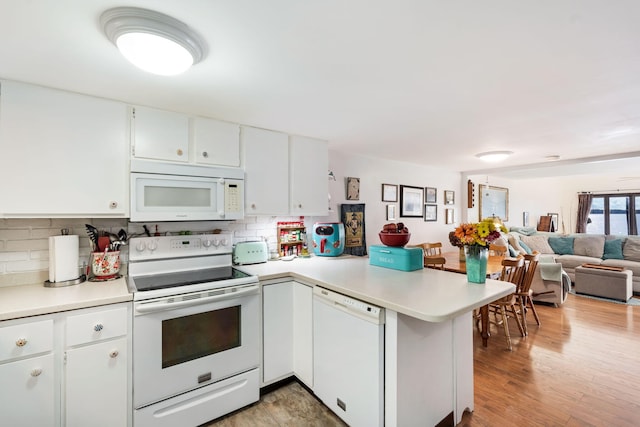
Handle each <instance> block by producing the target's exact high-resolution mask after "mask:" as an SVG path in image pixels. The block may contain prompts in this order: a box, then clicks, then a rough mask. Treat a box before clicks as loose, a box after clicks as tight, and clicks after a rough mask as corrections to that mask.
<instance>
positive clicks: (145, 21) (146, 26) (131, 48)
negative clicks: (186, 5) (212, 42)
mask: <svg viewBox="0 0 640 427" xmlns="http://www.w3.org/2000/svg"><path fill="white" fill-rule="evenodd" d="M100 23H101V24H102V27H103V28H104V32H105V34H106V35H107V37H108V38H109V40H111V41H112V42H113V44H115V45H116V46H117V47H118V49H119V50H120V53H122V55H123V56H124V57H125V58H127V59H128V60H129V61H130V62H131V63H133V64H134V65H135V66H136V67H138V68H141V69H143V70H144V71H147V72H150V73H153V74H159V75H162V76H172V75H176V74H180V73H183V72H185V71H187V70H188V69H189V67H191V66H192V65H193V64H196V63H198V62H199V61H201V60H202V59H203V58H204V56H205V43H204V41H202V40H201V39H200V37H199V36H198V35H197V34H196V33H195V32H194V31H193V30H192V29H191V28H189V26H187V25H186V24H184V23H183V22H181V21H178V20H177V19H174V18H172V17H170V16H167V15H165V14H162V13H159V12H155V11H153V10H148V9H140V8H137V7H116V8H114V9H109V10H107V11H105V12H104V13H103V14H102V15H101V16H100Z"/></svg>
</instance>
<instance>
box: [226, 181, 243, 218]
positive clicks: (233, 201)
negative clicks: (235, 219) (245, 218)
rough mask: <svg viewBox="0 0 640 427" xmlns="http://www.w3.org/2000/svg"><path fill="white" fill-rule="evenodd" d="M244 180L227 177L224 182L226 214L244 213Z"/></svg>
mask: <svg viewBox="0 0 640 427" xmlns="http://www.w3.org/2000/svg"><path fill="white" fill-rule="evenodd" d="M242 186H243V182H242V181H240V180H234V179H227V180H225V182H224V211H225V213H226V214H232V213H242V210H243V204H244V191H243V187H242Z"/></svg>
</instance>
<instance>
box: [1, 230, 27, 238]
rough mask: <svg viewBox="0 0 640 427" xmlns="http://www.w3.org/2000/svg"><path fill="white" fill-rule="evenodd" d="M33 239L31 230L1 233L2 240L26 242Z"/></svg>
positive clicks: (3, 231) (4, 231)
mask: <svg viewBox="0 0 640 427" xmlns="http://www.w3.org/2000/svg"><path fill="white" fill-rule="evenodd" d="M30 237H31V230H30V229H29V228H9V229H5V230H2V231H0V239H1V240H5V241H6V240H26V239H29V238H30Z"/></svg>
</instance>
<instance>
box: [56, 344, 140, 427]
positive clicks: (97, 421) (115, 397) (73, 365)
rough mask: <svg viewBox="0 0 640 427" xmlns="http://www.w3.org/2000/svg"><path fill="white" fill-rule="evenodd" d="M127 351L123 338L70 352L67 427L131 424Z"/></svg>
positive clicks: (67, 383) (67, 385) (67, 382)
mask: <svg viewBox="0 0 640 427" xmlns="http://www.w3.org/2000/svg"><path fill="white" fill-rule="evenodd" d="M126 349H127V339H126V337H122V338H118V339H115V340H111V341H106V342H101V343H99V344H91V345H88V346H84V347H79V348H72V349H69V350H67V351H66V365H65V368H66V373H65V402H66V406H65V409H66V415H65V420H66V423H65V425H66V426H67V427H73V426H77V427H83V426H88V425H91V426H126V425H127V415H128V411H127V352H126ZM97 414H99V415H98V416H96V415H97Z"/></svg>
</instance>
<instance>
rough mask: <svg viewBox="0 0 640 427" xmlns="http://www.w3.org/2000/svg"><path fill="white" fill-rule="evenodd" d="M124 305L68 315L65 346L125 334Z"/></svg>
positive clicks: (125, 316)
mask: <svg viewBox="0 0 640 427" xmlns="http://www.w3.org/2000/svg"><path fill="white" fill-rule="evenodd" d="M127 320H128V315H127V309H126V307H121V308H112V309H108V310H101V311H95V312H90V313H84V314H78V315H75V316H69V317H68V319H67V347H71V346H74V345H78V344H84V343H89V342H95V341H100V340H104V339H108V338H113V337H118V336H121V335H126V334H127Z"/></svg>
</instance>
